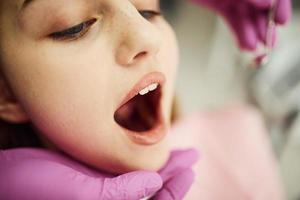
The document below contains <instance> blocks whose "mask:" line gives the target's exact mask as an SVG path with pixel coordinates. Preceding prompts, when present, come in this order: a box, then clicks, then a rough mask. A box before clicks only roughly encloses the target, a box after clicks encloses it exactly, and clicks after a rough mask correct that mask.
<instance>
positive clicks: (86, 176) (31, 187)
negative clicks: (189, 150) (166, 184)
mask: <svg viewBox="0 0 300 200" xmlns="http://www.w3.org/2000/svg"><path fill="white" fill-rule="evenodd" d="M183 154H184V153H183ZM183 154H181V155H183ZM172 155H174V154H172ZM0 163H1V164H0V197H1V198H3V199H6V200H16V199H22V200H40V199H43V200H47V199H49V200H53V199H64V200H74V199H77V200H80V199H82V200H87V199H88V200H96V199H97V200H98V199H101V200H102V199H103V200H108V199H113V200H118V199H119V200H135V199H136V200H138V199H141V198H143V197H145V196H152V195H154V194H155V193H156V192H157V191H158V190H159V189H161V187H162V178H161V177H160V176H159V175H158V174H157V173H156V172H149V171H136V172H131V173H127V174H123V175H120V176H117V177H114V176H113V175H110V174H106V173H101V172H99V171H98V170H94V169H91V168H88V167H87V166H85V165H83V164H81V163H79V162H77V161H75V160H72V159H71V158H69V157H68V156H66V155H63V154H58V153H55V152H50V151H47V150H43V149H31V148H22V149H21V148H20V149H13V150H6V151H0ZM172 163H173V162H172ZM182 166H184V165H182ZM172 168H173V169H178V170H179V169H183V168H184V167H183V168H180V167H172ZM178 173H179V172H178ZM181 176H182V175H181ZM175 198H177V197H175ZM156 199H158V200H161V198H160V197H157V198H156Z"/></svg>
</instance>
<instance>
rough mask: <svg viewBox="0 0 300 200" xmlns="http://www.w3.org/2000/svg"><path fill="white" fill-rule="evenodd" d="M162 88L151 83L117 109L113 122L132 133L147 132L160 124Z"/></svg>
mask: <svg viewBox="0 0 300 200" xmlns="http://www.w3.org/2000/svg"><path fill="white" fill-rule="evenodd" d="M161 96H162V88H161V85H160V84H159V83H151V84H149V85H147V86H146V87H145V88H143V89H142V90H140V91H139V92H138V93H137V94H136V95H135V96H133V97H132V98H130V99H129V100H128V101H127V102H125V103H124V104H123V105H122V106H121V107H120V108H118V109H117V110H116V112H115V114H114V119H115V121H116V122H117V123H118V124H119V125H120V126H121V127H123V128H125V129H127V130H129V131H132V132H138V133H143V132H149V131H151V130H153V129H155V128H156V127H157V126H158V125H159V124H160V122H161V121H160V100H161Z"/></svg>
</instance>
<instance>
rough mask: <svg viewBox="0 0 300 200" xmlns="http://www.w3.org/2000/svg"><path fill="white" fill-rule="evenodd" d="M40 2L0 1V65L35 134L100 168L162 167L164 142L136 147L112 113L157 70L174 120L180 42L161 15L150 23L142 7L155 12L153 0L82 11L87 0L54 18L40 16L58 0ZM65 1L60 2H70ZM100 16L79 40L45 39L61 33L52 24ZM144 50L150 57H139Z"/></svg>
mask: <svg viewBox="0 0 300 200" xmlns="http://www.w3.org/2000/svg"><path fill="white" fill-rule="evenodd" d="M38 1H41V3H40V2H35V3H34V4H32V5H31V6H32V7H31V6H30V7H28V8H26V10H25V11H24V13H22V14H20V15H19V14H18V13H17V12H18V9H17V8H16V6H15V5H18V4H17V3H20V2H19V1H17V0H4V1H3V0H2V1H1V4H2V5H1V7H0V8H1V11H0V23H1V29H0V60H1V68H2V70H3V73H4V76H5V77H6V79H7V81H8V84H9V86H10V87H11V89H12V91H13V93H14V95H15V97H16V99H17V100H18V102H19V103H20V104H21V106H22V108H23V109H24V110H25V112H26V114H27V115H28V118H29V120H30V121H31V122H32V123H33V124H34V126H35V127H36V129H37V132H38V134H39V135H40V136H41V137H42V138H44V140H47V141H48V143H50V144H52V145H53V146H54V147H55V148H57V149H60V150H63V151H65V152H66V153H68V154H70V155H72V156H73V157H75V158H76V159H78V160H80V161H83V162H85V163H87V164H89V165H92V166H94V167H96V168H98V169H102V170H106V171H110V172H117V173H123V172H128V171H132V170H137V169H148V170H157V169H159V168H160V167H161V166H162V165H163V164H164V163H165V161H166V159H167V158H168V156H169V147H168V144H167V141H166V140H165V139H163V140H162V141H160V142H159V143H157V144H155V145H150V146H142V145H137V144H135V143H133V142H132V141H131V140H129V138H128V137H127V135H125V134H124V133H123V130H122V129H121V128H120V126H119V125H118V124H117V123H116V122H115V121H114V117H113V115H114V112H115V111H116V109H117V108H118V106H119V104H120V102H121V101H122V100H123V99H122V98H123V97H124V96H125V95H126V94H127V93H128V92H129V90H131V88H132V87H133V86H134V85H135V84H136V83H137V81H139V80H140V78H141V77H142V76H144V75H145V74H147V73H150V72H153V71H159V72H162V73H164V74H165V76H166V79H167V80H166V84H165V87H164V88H163V98H162V108H163V109H162V112H163V117H164V118H165V120H166V121H167V125H168V126H169V124H170V113H171V103H172V99H173V96H174V86H173V85H174V81H175V77H176V69H177V65H178V48H177V41H176V38H175V35H174V32H173V30H172V28H171V27H170V26H169V24H168V23H167V22H166V21H165V19H164V18H163V17H160V16H156V17H154V18H153V19H151V20H147V19H145V18H143V17H142V16H141V15H140V14H139V13H138V12H137V9H139V10H142V9H145V10H148V9H151V10H154V8H155V6H153V5H154V4H155V3H151V2H155V0H153V1H150V0H149V1H144V0H135V1H129V0H126V1H124V0H91V2H93V4H92V5H93V6H89V12H83V11H84V9H82V6H83V5H84V3H83V2H86V1H83V0H76V1H73V0H72V2H73V3H74V8H73V9H74V10H71V11H70V10H68V8H67V6H65V7H62V6H59V7H57V13H60V14H59V15H53V18H51V16H50V17H49V15H48V17H44V16H43V13H47V6H50V4H52V3H54V4H55V2H56V1H50V0H49V1H48V2H47V4H49V5H46V3H45V2H43V0H38ZM68 1H69V0H62V1H60V2H61V4H62V2H65V5H69V4H68V3H67V2H68ZM100 2H101V3H100ZM143 2H144V3H143ZM42 4H45V5H42ZM137 5H138V6H137ZM53 6H54V5H53ZM32 8H34V9H35V10H36V12H32V10H31V9H32ZM64 9H65V10H66V16H65V15H64ZM25 12H27V13H25ZM81 12H82V13H83V14H80V13H81ZM74 13H75V14H74ZM76 13H77V14H76ZM78 13H79V14H78ZM73 15H75V16H74V17H72V16H73ZM95 16H96V17H97V19H99V20H98V21H97V22H96V23H95V24H93V25H92V26H91V27H90V29H89V31H88V32H87V33H86V34H85V35H84V36H83V37H82V38H80V39H77V40H74V41H53V40H51V39H50V38H49V37H48V35H49V34H51V33H52V32H55V31H58V30H55V27H56V26H55V25H54V26H53V25H49V24H50V23H52V24H53V23H54V24H55V23H59V21H64V23H65V22H66V23H70V24H73V25H75V24H79V23H82V22H84V21H85V20H86V19H89V18H93V17H95ZM20 18H22V19H20ZM50 18H51V19H50ZM40 19H44V20H40ZM70 19H75V20H74V21H71V22H69V20H70ZM77 20H78V21H77ZM20 21H21V22H22V26H20ZM50 21H52V22H50ZM64 23H63V24H64ZM48 26H50V28H49V27H48ZM65 28H69V27H65ZM141 52H146V54H145V55H144V56H137V57H136V55H138V54H140V53H141Z"/></svg>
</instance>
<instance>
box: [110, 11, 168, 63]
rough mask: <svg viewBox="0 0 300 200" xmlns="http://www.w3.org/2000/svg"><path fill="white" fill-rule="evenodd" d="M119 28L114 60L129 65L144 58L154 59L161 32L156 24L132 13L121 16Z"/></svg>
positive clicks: (159, 43)
mask: <svg viewBox="0 0 300 200" xmlns="http://www.w3.org/2000/svg"><path fill="white" fill-rule="evenodd" d="M120 21H122V25H120V26H119V28H120V29H121V28H122V30H121V31H119V33H120V35H119V37H120V40H119V44H118V47H117V51H116V61H117V63H118V64H119V65H121V66H131V65H134V64H136V63H137V62H141V61H142V60H145V59H146V58H151V57H152V59H155V57H156V55H157V53H158V51H159V48H160V45H161V41H162V40H161V33H160V30H159V29H158V27H157V26H155V25H154V24H153V23H154V22H151V21H148V20H147V19H145V18H144V17H143V16H141V15H140V14H139V13H138V12H137V11H136V10H135V12H134V14H130V15H129V14H128V15H127V16H123V17H122V19H121V20H120Z"/></svg>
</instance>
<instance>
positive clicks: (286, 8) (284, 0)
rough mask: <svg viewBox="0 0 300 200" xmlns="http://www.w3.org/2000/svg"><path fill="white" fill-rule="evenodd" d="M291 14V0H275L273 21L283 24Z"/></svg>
mask: <svg viewBox="0 0 300 200" xmlns="http://www.w3.org/2000/svg"><path fill="white" fill-rule="evenodd" d="M291 14H292V5H291V0H277V4H276V7H275V22H276V23H278V24H281V25H283V24H285V23H287V22H288V21H289V19H290V18H291Z"/></svg>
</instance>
